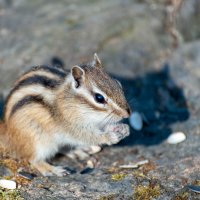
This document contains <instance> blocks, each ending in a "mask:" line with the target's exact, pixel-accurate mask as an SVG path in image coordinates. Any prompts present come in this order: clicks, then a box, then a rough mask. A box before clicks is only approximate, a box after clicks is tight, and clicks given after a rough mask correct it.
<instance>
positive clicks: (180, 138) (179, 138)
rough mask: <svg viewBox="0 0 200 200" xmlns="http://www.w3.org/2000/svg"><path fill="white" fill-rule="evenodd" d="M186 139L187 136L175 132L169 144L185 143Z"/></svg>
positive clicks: (168, 140) (168, 139) (169, 139)
mask: <svg viewBox="0 0 200 200" xmlns="http://www.w3.org/2000/svg"><path fill="white" fill-rule="evenodd" d="M185 139H186V135H185V134H184V133H182V132H175V133H172V134H171V135H170V136H169V137H168V138H167V142H168V143H169V144H178V143H180V142H183V141H184V140H185Z"/></svg>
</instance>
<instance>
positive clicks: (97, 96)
mask: <svg viewBox="0 0 200 200" xmlns="http://www.w3.org/2000/svg"><path fill="white" fill-rule="evenodd" d="M94 98H95V100H96V102H97V103H105V102H106V101H105V98H104V97H103V96H102V95H101V94H99V93H95V94H94Z"/></svg>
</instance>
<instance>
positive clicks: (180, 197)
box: [173, 191, 189, 200]
mask: <svg viewBox="0 0 200 200" xmlns="http://www.w3.org/2000/svg"><path fill="white" fill-rule="evenodd" d="M188 199H189V193H188V192H185V191H184V192H181V193H179V194H177V195H176V196H175V197H174V199H173V200H188Z"/></svg>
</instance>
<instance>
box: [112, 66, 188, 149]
mask: <svg viewBox="0 0 200 200" xmlns="http://www.w3.org/2000/svg"><path fill="white" fill-rule="evenodd" d="M115 78H117V79H118V80H119V81H120V82H121V83H122V86H123V88H124V92H125V95H126V97H127V99H128V102H129V104H130V106H131V108H132V110H133V111H138V112H140V113H141V114H142V116H143V120H144V126H143V129H142V130H141V131H135V130H133V129H132V128H131V134H130V136H129V137H127V138H125V139H124V140H122V141H121V142H120V143H119V144H117V145H116V146H127V145H134V144H141V145H156V144H159V143H161V142H162V141H163V140H165V139H166V138H167V137H168V136H169V135H170V134H171V133H172V129H171V125H172V124H174V123H178V122H183V121H185V120H187V119H188V118H189V115H190V113H189V110H188V108H187V103H186V99H185V97H184V92H183V90H182V88H180V87H179V86H177V85H176V83H175V82H174V80H173V79H172V78H171V76H170V67H169V66H168V64H165V65H164V66H163V68H162V70H160V71H152V72H148V73H147V74H145V75H144V76H142V77H134V78H133V79H124V78H120V77H115ZM126 122H127V123H128V120H126Z"/></svg>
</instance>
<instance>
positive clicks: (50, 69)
mask: <svg viewBox="0 0 200 200" xmlns="http://www.w3.org/2000/svg"><path fill="white" fill-rule="evenodd" d="M40 70H41V71H46V72H50V73H51V74H54V75H57V76H59V77H60V78H65V77H66V73H65V72H64V71H63V70H62V71H61V70H59V69H58V68H56V67H55V68H53V67H48V66H36V67H32V68H31V70H30V71H28V72H26V73H24V74H23V75H25V74H28V73H30V72H32V71H40Z"/></svg>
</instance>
